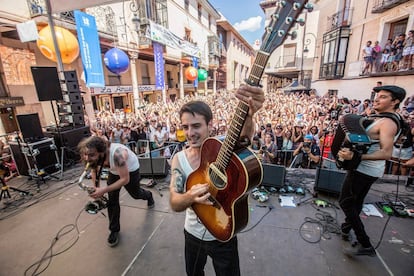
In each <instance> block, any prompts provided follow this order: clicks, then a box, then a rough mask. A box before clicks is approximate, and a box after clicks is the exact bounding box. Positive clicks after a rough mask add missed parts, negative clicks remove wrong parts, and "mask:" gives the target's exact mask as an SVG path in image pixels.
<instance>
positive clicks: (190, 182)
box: [170, 85, 264, 275]
mask: <svg viewBox="0 0 414 276" xmlns="http://www.w3.org/2000/svg"><path fill="white" fill-rule="evenodd" d="M235 96H236V97H237V98H238V100H240V103H239V105H241V106H242V107H245V109H244V110H245V111H246V114H245V118H244V121H243V120H242V119H240V118H241V117H243V116H240V117H239V115H240V113H239V112H238V111H239V110H237V111H236V112H235V115H234V118H233V120H235V121H237V122H236V123H235V125H236V126H240V135H239V136H237V135H234V132H233V130H234V129H232V127H230V130H229V132H230V133H228V134H227V136H226V138H227V137H229V136H232V135H234V137H235V138H236V139H237V140H238V141H244V142H246V141H248V140H247V139H246V138H249V139H251V138H252V137H253V133H254V124H253V115H254V114H255V113H256V111H258V110H259V109H260V108H261V107H262V105H263V102H264V93H263V91H262V89H261V88H258V87H253V86H249V85H242V86H241V87H240V88H239V89H238V90H237V91H236V93H235ZM243 105H244V106H243ZM179 116H180V120H181V124H182V127H183V129H184V132H185V136H186V138H187V143H188V147H187V148H186V149H184V150H182V151H180V152H178V153H177V154H176V155H175V156H174V158H173V160H172V164H171V184H170V204H171V208H172V209H173V210H174V211H176V212H182V211H186V217H185V224H184V235H185V262H186V272H187V275H204V266H205V264H206V261H207V256H210V257H211V258H212V260H213V265H214V270H215V273H216V275H240V267H239V256H238V248H237V237H236V236H235V233H237V231H230V232H231V233H230V235H227V232H226V230H227V228H231V229H234V228H237V225H236V224H237V222H235V223H234V224H233V223H232V222H233V221H236V220H237V217H236V216H235V217H234V218H233V219H232V220H231V221H227V220H228V216H227V215H226V214H225V213H223V214H222V215H219V217H217V218H216V219H214V221H213V222H212V224H211V226H210V224H209V222H208V220H209V219H210V218H212V219H213V218H214V215H215V214H221V211H223V210H226V209H228V208H229V206H227V205H226V203H228V202H226V198H227V196H226V195H225V194H224V196H222V195H223V193H222V192H223V191H225V190H226V189H232V187H233V188H237V187H235V186H238V184H239V183H231V182H232V180H235V179H237V180H240V179H244V178H242V177H239V175H242V174H243V171H247V170H248V169H250V168H251V167H253V172H252V173H251V175H253V177H255V176H256V175H257V171H258V170H261V165H260V161H258V164H257V165H253V166H251V165H248V166H246V167H241V168H242V169H241V170H240V171H238V170H234V171H232V170H231V169H232V168H233V167H232V164H233V163H234V162H232V163H231V164H230V165H229V169H228V170H227V171H224V168H226V166H225V165H224V163H226V162H225V159H226V157H227V156H232V155H233V158H234V154H232V151H233V150H234V149H233V148H232V149H231V150H230V152H229V154H228V155H227V154H225V155H223V156H221V155H220V153H219V154H218V157H217V160H216V155H215V154H216V153H217V151H218V150H220V151H222V150H223V149H225V148H226V147H227V146H228V143H223V145H222V146H221V147H220V145H221V144H220V142H219V141H218V139H215V138H209V133H210V130H211V128H212V119H213V114H212V111H211V109H210V107H209V106H208V105H207V104H206V103H204V102H202V101H192V102H189V103H186V104H184V105H183V106H182V107H181V109H180V112H179ZM239 119H240V120H239ZM236 136H237V137H236ZM239 137H241V139H238V138H239ZM208 138H209V139H208ZM243 138H244V140H243ZM242 144H244V146H246V144H248V142H247V143H242ZM235 148H236V150H235V152H237V146H236V147H235ZM242 148H243V147H242ZM211 156H213V157H212V158H211V161H212V162H209V160H210V159H209V158H210V157H211ZM206 159H208V160H207V161H206ZM251 159H254V153H252V156H250V158H249V160H251ZM233 161H234V160H233ZM235 161H237V158H236V160H235ZM242 166H243V165H242ZM204 169H205V171H204ZM260 173H261V172H260ZM206 175H207V176H208V177H206ZM257 178H260V179H258V181H261V176H260V177H257ZM223 179H225V180H223ZM215 180H216V181H215ZM220 180H223V181H224V182H226V183H221V182H220ZM227 180H228V181H227ZM207 181H210V182H216V183H217V186H218V187H219V188H217V189H216V187H214V185H216V183H210V184H209V183H206V182H207ZM227 182H228V183H227ZM242 182H244V181H242ZM221 184H223V187H222V186H220V185H221ZM224 184H225V185H224ZM241 186H242V185H239V187H241ZM221 188H222V189H221ZM246 190H248V188H246V189H245V190H244V191H246ZM231 193H232V191H229V194H228V198H230V197H231ZM236 197H237V199H236V201H237V200H238V199H239V198H245V196H244V195H241V196H236ZM246 198H247V196H246ZM228 205H232V204H231V203H229V204H228ZM236 205H237V204H236ZM230 207H232V206H230ZM203 208H206V212H204V210H203ZM234 213H237V212H234ZM203 215H205V216H203ZM221 219H222V220H223V221H221ZM222 225H225V226H224V229H220V228H219V227H220V226H222ZM215 226H217V228H218V229H216V228H215ZM220 230H223V232H226V233H224V234H223V235H221V234H222V233H221V232H220Z"/></svg>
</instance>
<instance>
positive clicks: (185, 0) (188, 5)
mask: <svg viewBox="0 0 414 276" xmlns="http://www.w3.org/2000/svg"><path fill="white" fill-rule="evenodd" d="M189 7H190V0H184V8H185V10H186V11H188V10H189Z"/></svg>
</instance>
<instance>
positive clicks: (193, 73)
mask: <svg viewBox="0 0 414 276" xmlns="http://www.w3.org/2000/svg"><path fill="white" fill-rule="evenodd" d="M184 75H185V78H186V79H187V80H189V81H193V80H195V79H196V78H197V77H198V71H197V68H195V67H192V66H190V67H188V68H187V69H185V73H184Z"/></svg>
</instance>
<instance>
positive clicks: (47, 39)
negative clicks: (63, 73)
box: [37, 26, 79, 64]
mask: <svg viewBox="0 0 414 276" xmlns="http://www.w3.org/2000/svg"><path fill="white" fill-rule="evenodd" d="M55 34H56V40H57V42H58V45H59V50H60V55H61V57H62V62H63V63H65V64H70V63H72V62H73V61H75V59H76V58H77V57H78V56H79V44H78V40H77V39H76V37H75V35H73V34H72V33H71V32H70V31H68V30H66V29H64V28H61V27H55ZM37 47H39V50H40V52H41V53H42V54H43V55H44V56H45V57H47V58H48V59H50V60H52V61H54V62H56V61H57V58H56V51H55V46H54V45H53V38H52V32H51V30H50V26H46V27H44V28H43V29H42V30H40V32H39V39H38V40H37Z"/></svg>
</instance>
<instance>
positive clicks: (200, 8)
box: [197, 4, 203, 21]
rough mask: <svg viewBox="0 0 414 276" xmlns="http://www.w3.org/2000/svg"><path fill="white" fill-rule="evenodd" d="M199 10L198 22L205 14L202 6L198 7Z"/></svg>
mask: <svg viewBox="0 0 414 276" xmlns="http://www.w3.org/2000/svg"><path fill="white" fill-rule="evenodd" d="M197 10H198V20H199V21H201V15H202V14H203V9H202V7H201V4H198V5H197Z"/></svg>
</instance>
